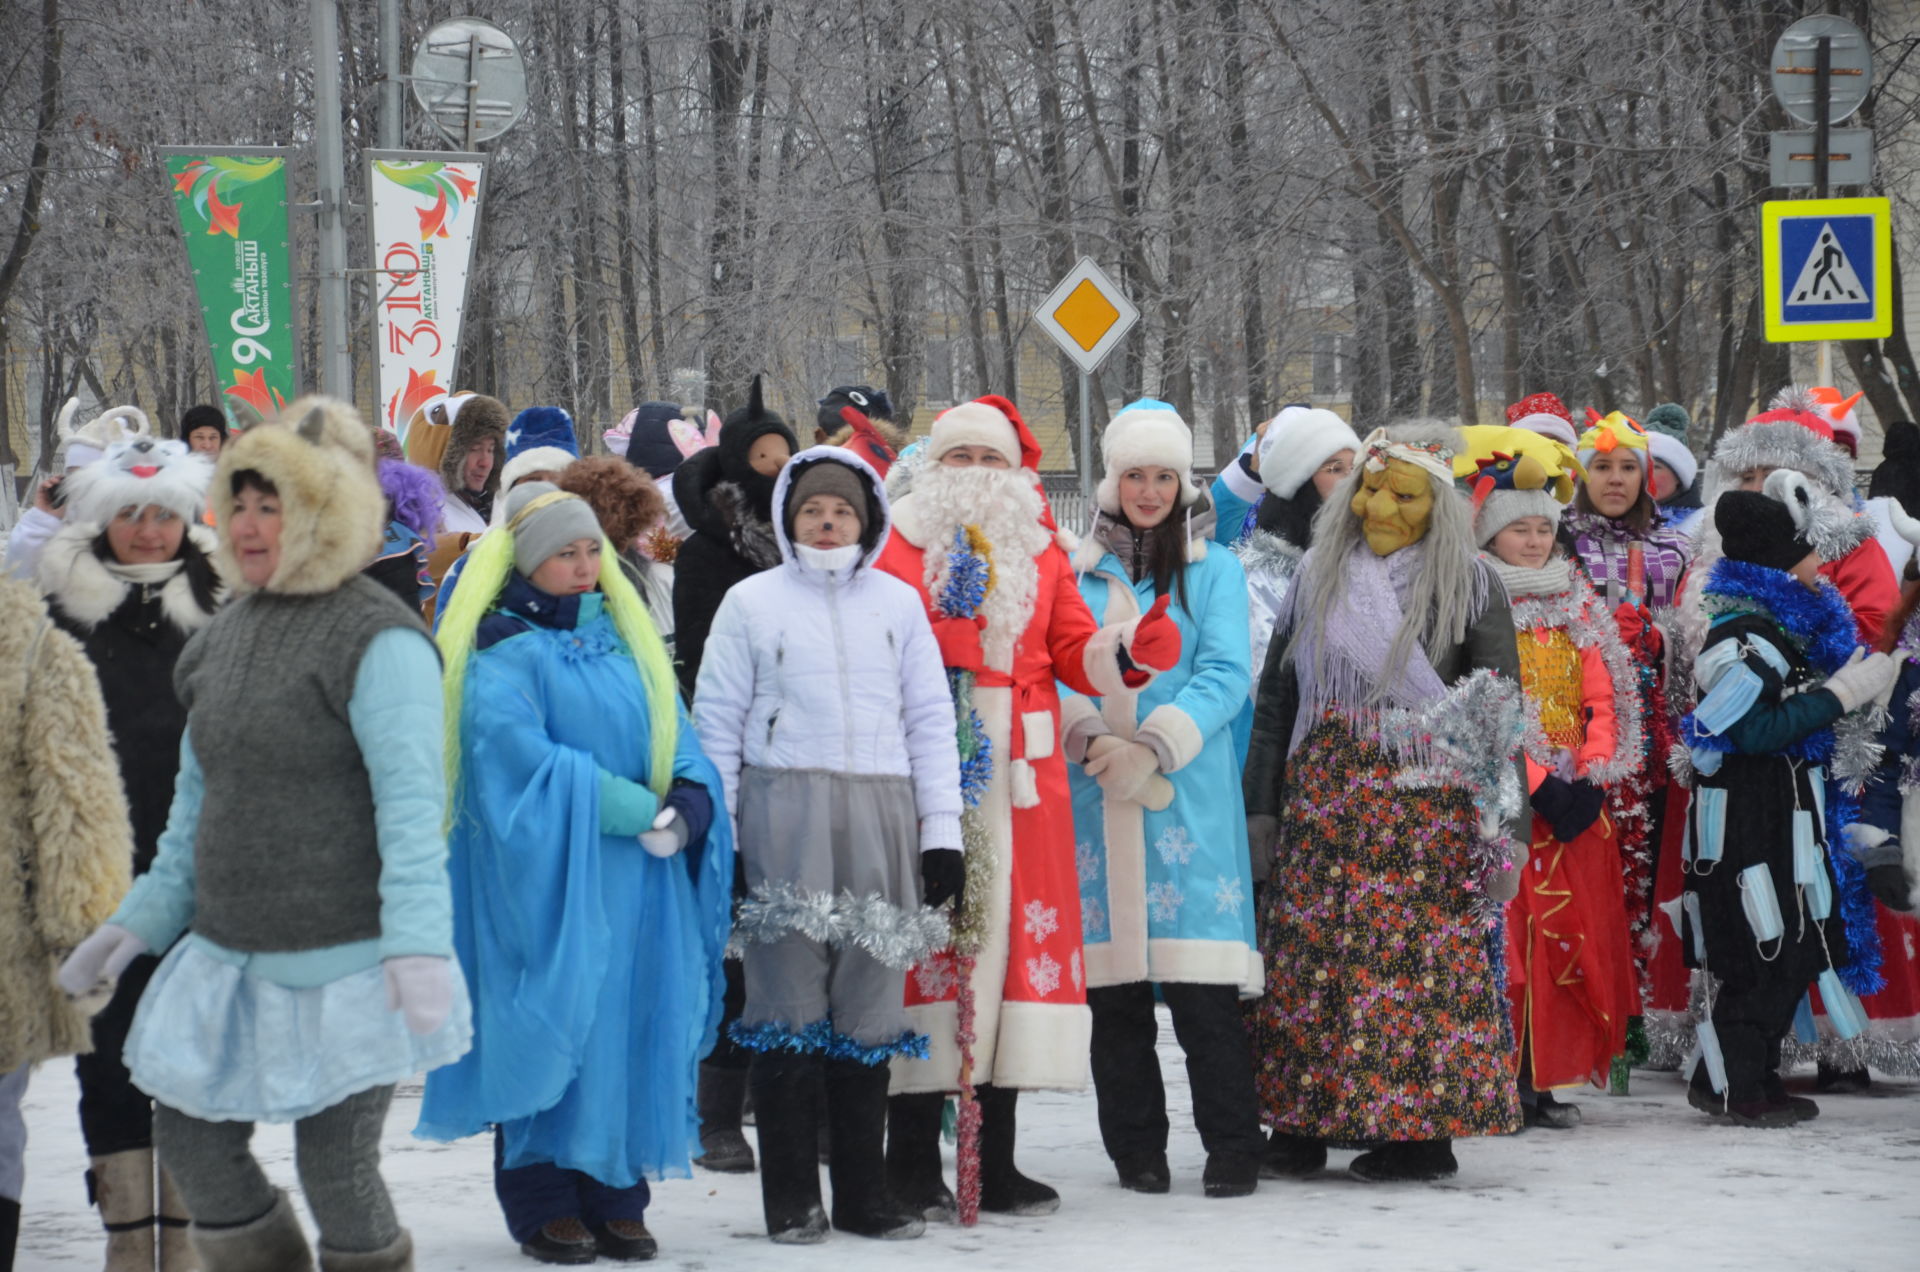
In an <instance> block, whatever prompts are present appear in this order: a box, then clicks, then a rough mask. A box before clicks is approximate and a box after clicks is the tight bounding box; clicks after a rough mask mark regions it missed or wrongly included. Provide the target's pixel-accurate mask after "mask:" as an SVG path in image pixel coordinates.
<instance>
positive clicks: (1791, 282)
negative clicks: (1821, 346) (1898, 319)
mask: <svg viewBox="0 0 1920 1272" xmlns="http://www.w3.org/2000/svg"><path fill="white" fill-rule="evenodd" d="M1761 229H1762V235H1761V246H1762V255H1763V257H1764V261H1765V290H1764V292H1763V295H1764V296H1765V299H1766V315H1765V317H1766V333H1767V339H1768V340H1771V341H1775V342H1779V341H1790V340H1856V339H1867V338H1874V337H1878V336H1884V335H1886V334H1888V331H1890V330H1891V328H1892V322H1893V313H1892V308H1893V307H1892V296H1891V291H1892V289H1891V276H1892V262H1891V254H1892V253H1891V247H1892V242H1891V222H1890V219H1889V212H1888V203H1887V200H1885V199H1796V200H1784V201H1779V202H1773V203H1767V204H1764V205H1763V206H1762V208H1761Z"/></svg>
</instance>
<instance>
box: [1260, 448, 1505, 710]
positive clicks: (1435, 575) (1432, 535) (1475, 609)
mask: <svg viewBox="0 0 1920 1272" xmlns="http://www.w3.org/2000/svg"><path fill="white" fill-rule="evenodd" d="M1386 435H1387V440H1388V441H1389V442H1403V443H1408V444H1411V445H1415V446H1423V447H1427V446H1433V445H1435V444H1438V445H1442V446H1445V447H1446V448H1447V449H1448V450H1450V451H1452V452H1454V453H1455V454H1458V453H1459V452H1460V451H1462V450H1463V449H1464V448H1465V445H1466V443H1465V441H1464V440H1463V439H1462V438H1461V436H1460V431H1459V429H1458V428H1457V427H1456V426H1455V425H1453V424H1452V423H1449V422H1448V421H1446V420H1438V419H1413V420H1406V421H1402V422H1400V423H1397V424H1391V425H1388V426H1387V429H1386ZM1366 460H1367V457H1366V456H1365V455H1360V456H1357V457H1356V462H1355V463H1354V466H1353V471H1352V472H1350V473H1348V474H1347V476H1346V477H1345V478H1343V479H1342V480H1341V482H1340V485H1339V486H1338V487H1336V488H1335V490H1334V491H1333V493H1332V494H1331V495H1329V496H1328V497H1327V500H1326V502H1325V503H1324V504H1322V505H1321V508H1320V511H1319V512H1318V513H1317V514H1315V516H1314V522H1313V548H1312V550H1311V553H1310V555H1311V557H1312V560H1313V563H1314V567H1313V568H1311V569H1305V570H1303V572H1302V574H1301V576H1300V577H1299V579H1297V580H1296V582H1295V585H1294V587H1295V592H1294V597H1293V599H1294V604H1293V605H1292V607H1291V608H1292V610H1293V636H1292V640H1291V643H1290V644H1289V646H1288V648H1287V653H1286V656H1287V657H1288V658H1289V659H1291V658H1292V657H1294V655H1295V653H1296V652H1297V651H1298V649H1299V647H1300V641H1301V640H1302V639H1303V638H1304V637H1306V636H1307V634H1308V633H1311V648H1312V650H1313V659H1314V665H1313V668H1312V672H1313V679H1314V683H1316V684H1320V685H1325V684H1327V675H1328V668H1327V666H1326V661H1325V660H1326V650H1327V641H1326V640H1324V639H1323V636H1324V634H1325V629H1326V624H1327V618H1328V615H1330V614H1331V613H1332V612H1333V609H1334V607H1335V606H1336V605H1337V604H1338V603H1339V602H1340V600H1341V599H1342V598H1343V597H1345V596H1346V594H1347V591H1348V588H1349V586H1350V580H1349V578H1348V575H1349V573H1350V571H1349V569H1348V562H1349V561H1350V560H1351V558H1352V555H1353V552H1354V549H1355V548H1356V547H1364V546H1365V544H1366V533H1365V522H1364V519H1363V518H1361V517H1357V516H1355V515H1354V514H1353V512H1352V511H1351V509H1350V508H1349V507H1348V505H1349V504H1350V503H1351V502H1352V500H1353V494H1354V492H1355V491H1356V490H1358V489H1360V484H1361V482H1362V481H1364V480H1365V478H1366ZM1427 480H1428V481H1429V482H1430V483H1431V484H1432V489H1433V512H1432V515H1431V518H1430V520H1429V523H1428V526H1427V533H1426V536H1425V537H1424V538H1422V539H1421V540H1420V545H1421V546H1422V547H1423V548H1424V549H1425V556H1426V560H1425V562H1424V563H1423V565H1422V567H1421V569H1420V571H1419V572H1418V574H1417V576H1416V577H1415V579H1414V581H1413V587H1412V589H1411V590H1410V591H1409V593H1408V595H1407V601H1406V604H1405V605H1404V606H1403V607H1402V616H1401V620H1400V627H1399V629H1398V630H1397V631H1395V632H1394V634H1393V643H1392V644H1391V645H1390V646H1388V649H1387V665H1388V667H1390V668H1397V667H1400V666H1401V665H1403V664H1404V663H1405V662H1406V660H1407V658H1408V657H1409V656H1410V655H1411V653H1412V652H1413V646H1414V642H1415V641H1418V642H1419V643H1420V647H1421V649H1422V650H1423V651H1424V652H1425V654H1426V655H1427V657H1428V659H1429V660H1433V659H1436V658H1437V657H1438V655H1439V653H1440V651H1442V650H1444V649H1446V648H1448V647H1450V646H1453V645H1458V644H1459V643H1460V642H1462V641H1463V640H1465V639H1466V635H1467V627H1468V626H1469V625H1470V624H1471V623H1472V621H1473V619H1474V618H1475V616H1477V615H1478V614H1479V612H1480V610H1481V609H1482V608H1483V607H1484V606H1485V604H1486V597H1487V589H1488V587H1489V586H1490V585H1491V583H1492V579H1493V575H1492V572H1491V571H1490V570H1488V569H1487V568H1486V567H1485V566H1484V565H1481V564H1480V563H1479V562H1478V561H1477V560H1476V556H1477V552H1476V549H1475V548H1474V543H1473V513H1472V510H1471V509H1470V508H1469V507H1468V506H1467V500H1466V497H1465V496H1464V495H1462V494H1461V493H1460V490H1459V488H1458V487H1457V486H1455V485H1454V484H1453V482H1451V481H1443V480H1441V478H1440V477H1439V476H1437V475H1436V474H1433V473H1428V474H1427ZM1356 599H1360V600H1361V601H1362V603H1364V598H1356ZM1391 683H1392V681H1391V678H1390V677H1382V678H1381V679H1380V680H1379V682H1378V683H1376V684H1374V685H1372V686H1370V687H1369V689H1368V692H1367V697H1366V700H1365V702H1364V703H1356V704H1352V705H1357V706H1369V707H1370V706H1375V705H1377V704H1378V703H1379V701H1380V699H1381V698H1382V697H1383V696H1384V695H1385V693H1386V692H1387V689H1388V688H1389V687H1390V685H1391Z"/></svg>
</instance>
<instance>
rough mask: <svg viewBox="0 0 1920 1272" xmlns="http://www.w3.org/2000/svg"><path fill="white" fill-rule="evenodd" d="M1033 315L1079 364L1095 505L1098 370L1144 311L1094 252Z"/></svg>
mask: <svg viewBox="0 0 1920 1272" xmlns="http://www.w3.org/2000/svg"><path fill="white" fill-rule="evenodd" d="M1033 316H1034V319H1035V320H1036V321H1037V322H1039V324H1040V327H1041V329H1042V330H1043V331H1045V332H1046V333H1047V334H1048V335H1050V336H1052V337H1053V339H1054V343H1056V344H1058V345H1059V346H1060V348H1061V349H1063V350H1065V351H1066V355H1067V356H1068V357H1069V358H1071V359H1073V361H1074V364H1075V365H1076V366H1078V367H1079V368H1080V444H1079V446H1078V448H1077V449H1078V451H1079V454H1078V455H1077V456H1076V457H1075V458H1077V459H1078V460H1079V469H1080V494H1081V497H1082V498H1084V499H1086V500H1087V501H1088V504H1089V505H1091V504H1092V501H1093V414H1092V397H1093V386H1092V380H1093V373H1094V372H1095V371H1096V370H1098V369H1099V366H1100V364H1101V363H1102V362H1104V361H1106V358H1107V355H1108V354H1109V353H1112V352H1113V348H1114V346H1115V345H1117V344H1119V343H1120V341H1121V339H1122V338H1124V337H1125V336H1126V334H1127V332H1129V331H1131V330H1133V325H1134V324H1135V323H1136V322H1139V321H1140V311H1139V310H1138V309H1136V308H1134V306H1133V302H1132V301H1130V300H1128V299H1127V295H1126V293H1125V292H1123V291H1121V290H1120V286H1119V284H1117V283H1115V282H1114V281H1113V280H1112V279H1111V278H1108V277H1107V275H1106V272H1105V271H1103V270H1102V269H1101V268H1100V267H1099V266H1098V265H1096V264H1095V263H1094V260H1093V258H1092V257H1091V256H1082V257H1081V258H1080V260H1079V262H1078V263H1077V264H1075V265H1074V267H1073V268H1072V269H1070V270H1068V271H1067V276H1066V277H1065V278H1063V279H1061V280H1060V282H1059V283H1058V284H1057V285H1056V286H1055V287H1054V289H1053V290H1052V291H1050V292H1048V293H1047V298H1046V299H1045V300H1043V301H1041V302H1040V307H1039V308H1038V309H1036V310H1034V311H1033Z"/></svg>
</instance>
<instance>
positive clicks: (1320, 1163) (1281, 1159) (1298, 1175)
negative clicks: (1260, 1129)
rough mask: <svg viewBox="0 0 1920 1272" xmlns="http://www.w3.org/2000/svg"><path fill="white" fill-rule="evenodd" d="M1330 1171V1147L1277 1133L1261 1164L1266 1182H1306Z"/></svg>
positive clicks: (1301, 1137) (1315, 1141)
mask: <svg viewBox="0 0 1920 1272" xmlns="http://www.w3.org/2000/svg"><path fill="white" fill-rule="evenodd" d="M1326 1168H1327V1146H1326V1144H1325V1143H1323V1142H1322V1141H1320V1140H1317V1139H1308V1138H1307V1137H1306V1136H1304V1135H1292V1134H1289V1133H1288V1132H1286V1131H1281V1130H1276V1131H1274V1132H1273V1135H1272V1136H1271V1137H1270V1138H1269V1139H1268V1140H1267V1152H1266V1156H1265V1157H1264V1158H1262V1159H1261V1162H1260V1178H1262V1179H1306V1178H1307V1177H1308V1176H1310V1175H1318V1174H1319V1173H1320V1172H1321V1171H1323V1170H1325V1169H1326Z"/></svg>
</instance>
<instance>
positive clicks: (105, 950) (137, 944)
mask: <svg viewBox="0 0 1920 1272" xmlns="http://www.w3.org/2000/svg"><path fill="white" fill-rule="evenodd" d="M150 952H151V951H149V950H148V949H147V943H146V942H145V941H143V940H141V939H140V938H139V937H137V936H135V935H134V934H133V933H131V932H129V931H127V929H125V928H123V927H121V926H120V925H119V924H117V923H103V924H101V925H100V928H99V930H98V931H96V932H95V933H94V934H93V935H92V936H90V937H88V938H87V939H86V940H84V941H82V942H80V944H79V945H77V946H75V947H74V950H73V953H71V954H69V955H67V961H66V962H64V963H62V964H60V988H61V989H64V990H66V991H67V992H68V993H69V994H72V995H73V996H74V997H75V998H78V997H80V996H81V995H82V994H85V993H86V992H88V991H89V990H91V989H92V988H93V987H94V986H95V985H97V984H99V983H100V982H101V981H113V980H118V979H119V978H120V973H121V972H124V971H126V970H127V964H128V963H131V962H133V960H134V959H136V958H139V957H140V956H141V955H142V954H146V953H150Z"/></svg>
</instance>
